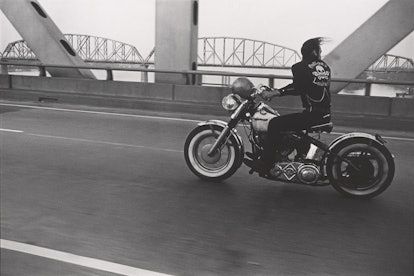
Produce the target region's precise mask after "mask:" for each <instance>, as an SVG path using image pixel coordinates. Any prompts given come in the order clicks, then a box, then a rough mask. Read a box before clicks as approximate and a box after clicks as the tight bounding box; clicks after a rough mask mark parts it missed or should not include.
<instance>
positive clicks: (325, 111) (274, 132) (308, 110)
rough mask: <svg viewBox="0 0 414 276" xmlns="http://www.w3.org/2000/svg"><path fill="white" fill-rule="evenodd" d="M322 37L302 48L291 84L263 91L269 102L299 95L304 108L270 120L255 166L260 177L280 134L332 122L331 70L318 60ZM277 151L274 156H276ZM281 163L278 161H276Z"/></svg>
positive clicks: (272, 159)
mask: <svg viewBox="0 0 414 276" xmlns="http://www.w3.org/2000/svg"><path fill="white" fill-rule="evenodd" d="M323 41H324V39H323V38H321V37H316V38H312V39H309V40H307V41H305V42H304V43H303V46H302V48H301V53H302V61H300V62H298V63H296V64H294V65H293V66H292V74H293V82H292V83H291V84H289V85H287V86H285V87H283V88H281V89H271V88H269V89H266V90H264V91H263V93H262V94H261V96H262V97H263V98H264V99H265V100H268V101H270V100H271V99H272V98H273V97H276V96H286V95H295V96H300V97H301V100H302V105H303V107H304V110H303V112H301V113H292V114H287V115H283V116H279V117H275V118H273V119H271V120H270V122H269V126H268V139H267V141H266V142H265V144H264V147H263V148H264V151H263V154H262V156H261V159H259V160H257V161H256V162H257V163H256V164H254V166H255V169H256V170H257V171H258V172H259V173H260V174H268V173H269V170H270V169H271V168H272V166H273V163H274V162H275V161H276V160H275V159H280V154H279V153H278V152H277V149H278V144H279V143H280V142H281V137H282V135H281V132H283V131H300V130H304V129H307V128H309V127H311V126H314V125H320V124H324V123H329V122H330V120H331V96H330V91H329V85H330V79H331V70H330V68H329V66H328V65H327V64H326V63H325V62H323V61H322V60H321V52H322V51H321V43H322V42H323ZM275 152H276V155H275ZM277 161H280V160H277Z"/></svg>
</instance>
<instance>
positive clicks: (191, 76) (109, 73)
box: [0, 61, 414, 96]
mask: <svg viewBox="0 0 414 276" xmlns="http://www.w3.org/2000/svg"><path fill="white" fill-rule="evenodd" d="M8 66H22V67H26V66H27V67H32V68H33V67H37V68H38V69H39V76H42V77H46V75H47V73H46V72H47V68H77V69H90V70H101V71H105V72H106V80H114V78H113V76H114V74H113V71H128V72H141V73H144V74H148V73H168V74H181V75H184V76H186V79H187V84H189V85H196V84H197V83H196V80H197V76H220V77H222V78H230V77H248V78H259V79H265V80H267V85H268V86H270V87H274V81H275V80H290V79H292V78H293V77H292V76H285V75H275V74H255V73H236V72H222V71H207V70H161V69H150V68H145V67H142V68H120V67H116V66H100V65H83V66H72V65H56V64H35V65H34V64H33V63H22V62H2V61H0V68H1V70H0V74H8ZM142 80H143V81H144V82H147V81H148V78H147V77H143V78H142ZM331 82H342V83H348V84H351V83H357V84H364V85H365V93H364V95H365V96H371V86H372V85H373V84H385V85H397V86H398V85H401V86H408V87H410V89H412V88H413V87H414V81H389V80H374V79H347V78H332V79H331Z"/></svg>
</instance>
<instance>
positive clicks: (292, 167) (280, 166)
mask: <svg viewBox="0 0 414 276" xmlns="http://www.w3.org/2000/svg"><path fill="white" fill-rule="evenodd" d="M270 174H271V175H272V176H273V177H274V178H275V179H277V180H280V181H284V182H297V183H303V184H315V183H316V182H317V181H318V178H319V174H320V171H319V168H318V167H317V166H316V165H314V164H304V163H300V162H281V163H277V164H276V166H275V167H274V168H273V169H272V170H271V171H270Z"/></svg>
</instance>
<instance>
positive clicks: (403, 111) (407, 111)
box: [390, 98, 414, 118]
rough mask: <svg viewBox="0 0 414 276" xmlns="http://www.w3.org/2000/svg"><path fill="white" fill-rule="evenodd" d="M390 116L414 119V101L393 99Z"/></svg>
mask: <svg viewBox="0 0 414 276" xmlns="http://www.w3.org/2000/svg"><path fill="white" fill-rule="evenodd" d="M390 115H391V116H393V117H398V118H414V99H401V98H393V99H392V104H391V114H390Z"/></svg>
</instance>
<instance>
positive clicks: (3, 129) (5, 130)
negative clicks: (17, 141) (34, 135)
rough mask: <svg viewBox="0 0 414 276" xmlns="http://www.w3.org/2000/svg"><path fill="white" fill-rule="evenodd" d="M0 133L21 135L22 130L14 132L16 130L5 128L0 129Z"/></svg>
mask: <svg viewBox="0 0 414 276" xmlns="http://www.w3.org/2000/svg"><path fill="white" fill-rule="evenodd" d="M0 131H4V132H13V133H23V132H24V131H23V130H16V129H7V128H0Z"/></svg>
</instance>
